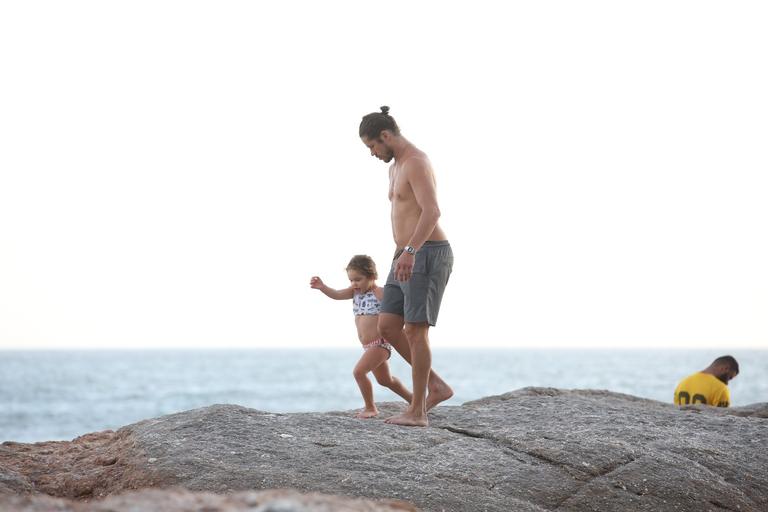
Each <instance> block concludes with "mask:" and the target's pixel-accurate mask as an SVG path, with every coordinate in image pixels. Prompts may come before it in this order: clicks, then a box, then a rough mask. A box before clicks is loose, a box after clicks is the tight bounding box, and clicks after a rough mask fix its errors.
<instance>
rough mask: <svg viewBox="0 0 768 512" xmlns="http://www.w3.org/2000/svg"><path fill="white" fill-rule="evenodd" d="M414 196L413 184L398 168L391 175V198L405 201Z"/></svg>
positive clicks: (391, 199)
mask: <svg viewBox="0 0 768 512" xmlns="http://www.w3.org/2000/svg"><path fill="white" fill-rule="evenodd" d="M412 196H413V191H412V190H411V185H410V184H409V183H408V180H407V179H406V177H405V176H403V175H402V174H401V173H399V172H397V170H395V171H393V172H392V173H391V174H390V176H389V200H390V201H392V202H395V201H405V200H408V199H409V198H411V197H412Z"/></svg>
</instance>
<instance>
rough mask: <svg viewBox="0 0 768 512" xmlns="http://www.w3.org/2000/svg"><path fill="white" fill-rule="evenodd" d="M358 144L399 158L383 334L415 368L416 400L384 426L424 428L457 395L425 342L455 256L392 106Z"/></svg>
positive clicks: (420, 160) (424, 161) (424, 169)
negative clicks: (431, 414)
mask: <svg viewBox="0 0 768 512" xmlns="http://www.w3.org/2000/svg"><path fill="white" fill-rule="evenodd" d="M360 138H361V139H362V141H363V143H364V144H365V145H366V146H367V147H368V149H369V150H370V151H371V155H372V156H375V157H376V158H378V159H380V160H383V161H384V162H387V163H388V162H391V161H392V160H393V159H394V163H393V164H392V165H391V166H390V168H389V200H390V201H391V202H392V215H391V216H392V235H393V236H394V239H395V245H396V246H397V251H396V252H395V257H394V260H393V262H392V267H391V270H390V272H389V276H388V277H387V282H386V284H385V286H384V298H383V300H382V305H381V313H380V314H379V333H380V334H381V336H383V337H384V338H385V339H386V340H387V341H389V343H390V344H391V345H392V346H393V347H395V350H397V351H398V352H399V353H400V355H401V356H403V358H404V359H405V360H406V361H408V362H409V363H410V364H411V368H412V374H413V400H412V401H411V405H410V406H409V407H408V409H407V410H406V411H405V412H404V413H403V414H400V415H397V416H393V417H391V418H388V419H387V420H386V421H387V423H394V424H396V425H408V426H421V427H425V426H427V425H428V424H429V421H428V419H427V411H428V410H429V409H431V408H432V407H434V406H435V405H437V404H438V403H440V402H442V401H444V400H447V399H448V398H450V397H451V396H453V390H452V389H451V388H450V387H449V386H448V384H446V383H445V381H443V380H442V379H441V378H440V377H439V376H438V375H437V374H436V373H435V372H434V371H431V369H430V367H431V366H432V352H431V351H430V348H429V338H428V333H429V327H430V326H434V325H435V323H436V322H437V314H438V311H439V310H440V301H441V299H442V297H443V291H444V290H445V286H446V284H447V283H448V277H449V276H450V274H451V269H452V267H453V253H452V252H451V246H450V244H449V243H448V240H447V239H446V237H445V233H444V232H443V230H442V228H441V227H440V225H439V224H438V222H437V221H438V219H439V218H440V209H439V208H438V206H437V193H436V191H435V176H434V173H433V171H432V166H431V165H430V163H429V159H428V158H427V155H425V154H424V153H423V152H422V151H420V150H419V149H417V148H416V147H415V146H414V145H413V144H411V143H410V142H409V141H408V140H407V139H406V138H405V137H403V136H402V135H400V128H398V126H397V123H395V120H394V119H393V118H392V116H390V115H389V107H381V112H374V113H372V114H368V115H366V116H365V117H363V120H362V122H361V123H360ZM427 390H429V396H426V395H427Z"/></svg>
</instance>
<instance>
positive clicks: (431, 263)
mask: <svg viewBox="0 0 768 512" xmlns="http://www.w3.org/2000/svg"><path fill="white" fill-rule="evenodd" d="M400 254H402V250H399V251H397V252H396V253H395V258H394V260H393V261H392V267H391V268H390V271H389V275H388V276H387V282H386V284H385V285H384V299H383V300H382V301H381V312H382V313H391V314H393V315H399V316H402V317H403V318H405V321H406V322H408V323H424V322H426V323H428V324H429V325H432V326H434V325H435V324H436V323H437V314H438V312H439V311H440V302H441V301H442V300H443V292H444V291H445V286H446V285H447V284H448V278H449V277H450V275H451V270H453V251H451V244H449V243H448V241H447V240H443V241H439V242H425V243H424V245H423V246H422V247H421V249H419V251H418V252H417V253H416V259H415V261H414V264H413V273H412V275H411V278H410V279H409V280H408V281H405V282H400V281H397V280H395V265H396V263H397V258H399V257H400Z"/></svg>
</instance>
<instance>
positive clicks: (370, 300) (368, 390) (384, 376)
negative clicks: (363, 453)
mask: <svg viewBox="0 0 768 512" xmlns="http://www.w3.org/2000/svg"><path fill="white" fill-rule="evenodd" d="M347 276H348V277H349V288H344V289H343V290H334V289H333V288H329V287H327V286H326V285H325V284H324V283H323V281H322V279H320V278H319V277H317V276H315V277H313V278H312V279H311V280H310V282H309V285H310V286H311V287H312V288H315V289H317V290H320V291H321V292H323V293H324V294H325V295H327V296H328V297H330V298H332V299H336V300H346V299H352V311H353V313H354V314H355V325H356V326H357V337H358V338H360V343H362V345H363V350H364V352H363V355H362V356H361V357H360V360H359V361H358V362H357V365H355V369H354V370H353V372H352V374H353V375H354V376H355V380H356V381H357V385H358V386H359V387H360V393H362V395H363V400H364V401H365V409H363V410H362V411H361V412H359V413H357V417H358V418H372V417H374V416H376V415H377V414H378V413H379V411H378V409H376V404H375V403H374V401H373V387H372V386H371V381H370V380H368V376H367V374H368V372H373V375H374V377H376V382H378V383H379V384H381V385H382V386H384V387H386V388H389V389H391V390H392V391H394V392H395V393H397V394H398V395H400V396H401V397H403V398H404V399H405V400H406V401H408V403H410V402H411V399H412V398H413V395H412V394H411V392H410V391H408V389H407V388H406V387H405V386H403V384H402V383H401V382H400V381H399V380H398V379H397V378H395V377H393V376H392V375H391V374H390V372H389V363H387V359H389V356H390V355H391V354H392V346H391V345H390V344H389V343H387V341H386V340H385V339H384V338H382V337H381V336H379V330H378V327H377V325H378V321H379V310H380V309H381V302H380V301H381V298H382V296H383V293H384V290H382V288H380V287H378V286H376V278H377V277H378V275H377V273H376V264H375V263H374V262H373V259H371V258H370V256H364V255H358V256H355V257H353V258H352V259H351V260H350V261H349V265H347Z"/></svg>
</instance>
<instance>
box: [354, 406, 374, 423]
mask: <svg viewBox="0 0 768 512" xmlns="http://www.w3.org/2000/svg"><path fill="white" fill-rule="evenodd" d="M378 414H379V411H378V409H373V410H370V409H363V410H362V411H360V412H358V413H357V414H355V418H360V419H364V420H367V419H368V418H374V417H376V416H378Z"/></svg>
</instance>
